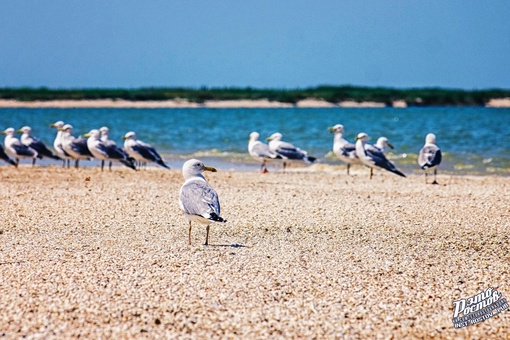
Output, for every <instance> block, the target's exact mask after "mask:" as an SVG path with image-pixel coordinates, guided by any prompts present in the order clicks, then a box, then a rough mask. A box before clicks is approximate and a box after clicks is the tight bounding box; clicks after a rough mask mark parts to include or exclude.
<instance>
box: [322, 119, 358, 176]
mask: <svg viewBox="0 0 510 340" xmlns="http://www.w3.org/2000/svg"><path fill="white" fill-rule="evenodd" d="M328 130H329V132H330V133H334V137H333V153H334V154H335V155H336V156H337V157H338V158H339V159H340V160H341V161H342V162H344V163H347V175H348V174H349V169H350V168H351V164H359V163H360V160H359V158H358V156H357V155H356V145H354V144H352V143H349V142H348V141H346V140H345V139H344V138H343V135H344V126H343V125H342V124H336V125H335V126H331V127H329V128H328Z"/></svg>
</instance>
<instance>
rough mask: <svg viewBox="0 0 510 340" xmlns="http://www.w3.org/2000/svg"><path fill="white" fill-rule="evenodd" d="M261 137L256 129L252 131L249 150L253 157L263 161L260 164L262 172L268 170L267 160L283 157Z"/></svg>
mask: <svg viewBox="0 0 510 340" xmlns="http://www.w3.org/2000/svg"><path fill="white" fill-rule="evenodd" d="M259 137H260V134H259V133H258V132H255V131H254V132H252V133H250V140H249V141H248V152H249V154H250V156H251V157H252V158H253V159H255V160H256V161H259V162H261V163H262V165H261V166H260V171H261V172H262V173H266V172H268V171H267V166H266V161H268V160H271V159H281V158H282V157H281V156H279V155H277V154H276V153H275V152H273V151H271V150H270V149H269V146H268V145H267V144H264V143H262V142H261V141H259Z"/></svg>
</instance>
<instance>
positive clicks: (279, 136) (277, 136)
mask: <svg viewBox="0 0 510 340" xmlns="http://www.w3.org/2000/svg"><path fill="white" fill-rule="evenodd" d="M282 137H283V136H282V134H281V133H279V132H275V133H273V134H272V135H271V136H269V137H267V138H266V140H282Z"/></svg>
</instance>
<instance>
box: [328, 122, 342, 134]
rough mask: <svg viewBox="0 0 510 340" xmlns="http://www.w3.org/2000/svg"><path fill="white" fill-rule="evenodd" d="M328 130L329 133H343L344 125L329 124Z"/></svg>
mask: <svg viewBox="0 0 510 340" xmlns="http://www.w3.org/2000/svg"><path fill="white" fill-rule="evenodd" d="M328 130H329V132H331V133H341V134H343V133H344V126H343V125H342V124H336V125H334V126H330V127H329V128H328Z"/></svg>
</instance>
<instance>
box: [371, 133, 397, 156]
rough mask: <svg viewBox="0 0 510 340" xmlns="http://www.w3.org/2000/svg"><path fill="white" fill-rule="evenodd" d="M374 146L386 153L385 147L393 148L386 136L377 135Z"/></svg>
mask: <svg viewBox="0 0 510 340" xmlns="http://www.w3.org/2000/svg"><path fill="white" fill-rule="evenodd" d="M374 146H375V147H376V148H378V149H379V150H381V151H382V152H383V153H386V148H390V149H392V150H393V149H394V146H393V145H391V143H390V141H389V140H388V138H386V137H379V139H378V140H377V143H375V145H374Z"/></svg>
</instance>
